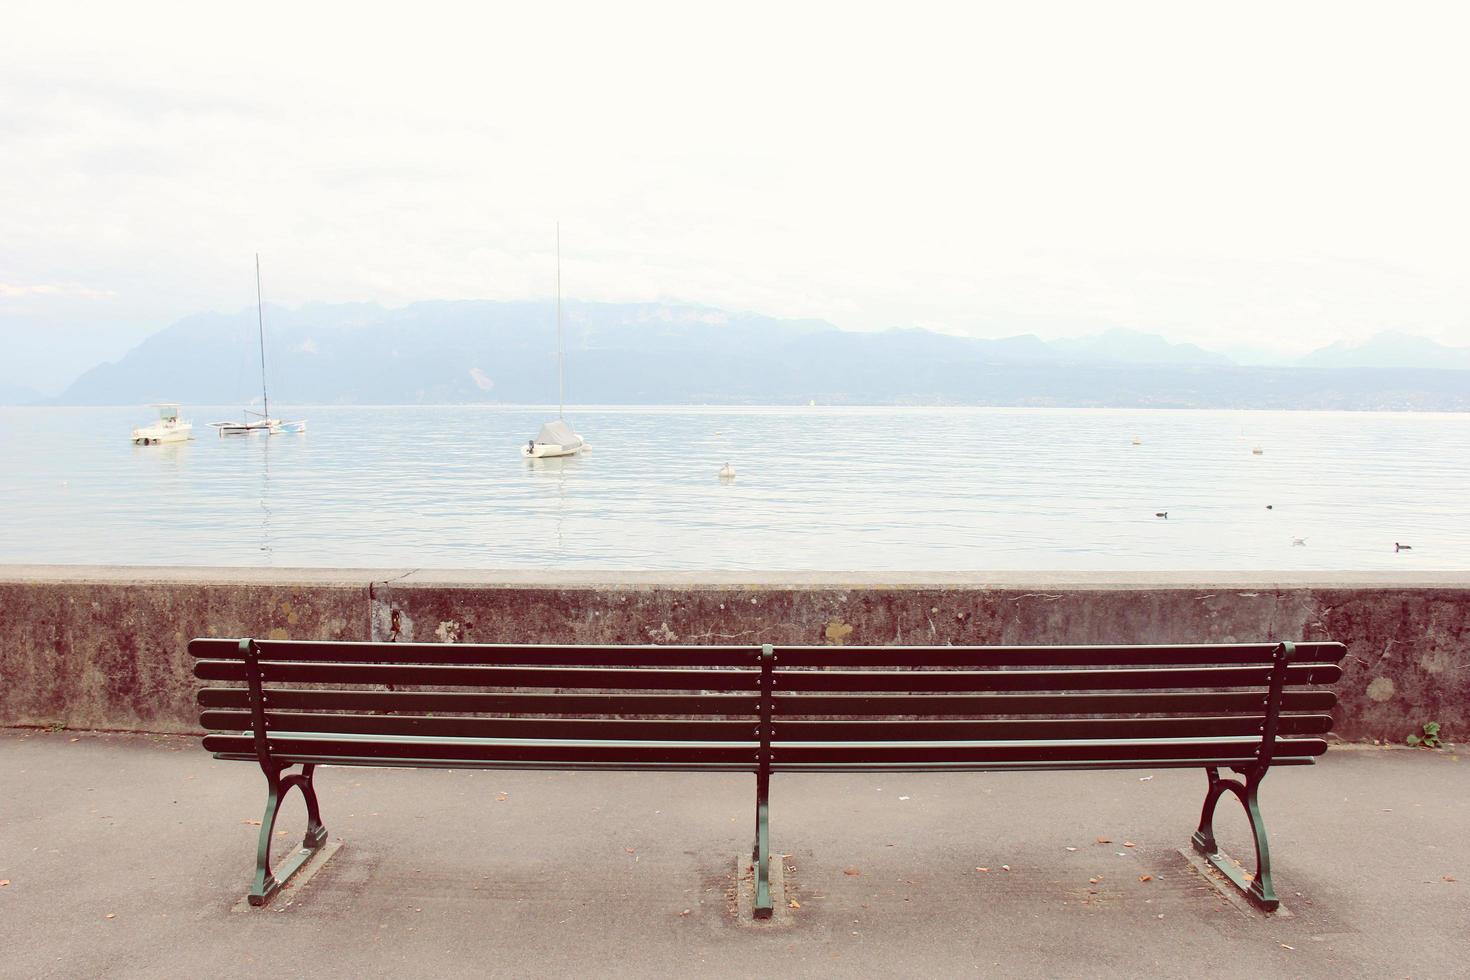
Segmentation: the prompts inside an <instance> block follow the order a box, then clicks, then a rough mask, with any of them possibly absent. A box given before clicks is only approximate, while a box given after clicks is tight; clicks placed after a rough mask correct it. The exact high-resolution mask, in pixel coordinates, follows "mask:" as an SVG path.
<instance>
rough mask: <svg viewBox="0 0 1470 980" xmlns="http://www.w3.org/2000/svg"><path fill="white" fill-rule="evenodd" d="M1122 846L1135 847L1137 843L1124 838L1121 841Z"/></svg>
mask: <svg viewBox="0 0 1470 980" xmlns="http://www.w3.org/2000/svg"><path fill="white" fill-rule="evenodd" d="M1123 846H1124V847H1137V846H1138V845H1137V844H1135V843H1133V842H1132V841H1131V840H1125V841H1124V842H1123Z"/></svg>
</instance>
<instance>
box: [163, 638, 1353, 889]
mask: <svg viewBox="0 0 1470 980" xmlns="http://www.w3.org/2000/svg"><path fill="white" fill-rule="evenodd" d="M189 651H190V653H191V654H193V655H194V657H196V658H197V660H196V663H195V666H194V673H195V676H196V677H199V678H201V679H202V680H205V681H208V682H211V683H210V684H209V686H206V687H204V688H202V689H201V690H200V691H199V704H200V706H201V708H202V712H201V715H200V720H201V722H202V724H203V726H204V727H205V728H206V729H208V730H209V732H210V734H208V735H206V736H205V737H204V748H205V749H207V750H208V751H210V752H213V753H214V755H215V757H216V758H219V759H233V760H240V761H249V762H258V763H259V764H260V767H261V769H262V770H264V772H265V777H266V781H267V784H268V795H267V802H266V808H265V815H264V818H263V819H262V820H261V827H260V844H259V847H258V849H257V853H256V862H255V881H254V883H253V885H252V886H251V889H250V894H249V900H250V902H251V904H253V905H261V904H263V903H265V902H266V901H267V900H268V899H269V898H270V897H271V895H272V894H274V893H275V892H276V891H277V890H278V889H279V888H280V887H281V885H282V884H283V883H284V882H285V881H287V880H289V878H290V877H291V875H293V874H295V873H296V871H298V870H299V869H300V868H301V866H302V865H303V864H304V863H305V862H306V860H307V859H309V857H310V856H311V854H312V852H314V851H315V850H316V849H317V848H319V847H321V846H322V844H323V843H325V841H326V837H327V832H326V829H325V826H324V825H323V823H322V819H321V813H320V811H319V809H318V805H317V798H316V791H315V789H314V787H313V783H312V780H313V775H314V770H315V768H316V767H317V766H320V765H334V766H384V767H388V766H391V767H437V768H453V769H465V768H483V769H554V770H561V769H611V770H650V769H651V770H673V771H698V772H744V773H751V774H753V775H755V777H756V800H755V803H756V806H755V810H756V812H755V847H754V850H753V854H752V860H753V864H754V868H755V878H756V882H755V884H756V888H755V892H756V894H755V914H756V916H757V917H762V918H764V917H767V916H769V915H770V914H771V895H770V886H769V871H770V853H771V852H770V833H769V809H770V804H769V801H770V778H771V775H772V774H773V773H802V772H999V771H1003V772H1012V771H1017V770H1022V771H1024V770H1057V769H1159V768H1202V769H1204V770H1205V774H1206V776H1207V779H1208V787H1207V790H1206V794H1205V801H1204V808H1203V812H1202V814H1201V817H1200V822H1199V829H1198V830H1196V831H1195V833H1194V838H1193V843H1194V847H1195V848H1196V849H1197V850H1198V851H1200V852H1201V853H1202V854H1203V855H1205V857H1206V858H1207V859H1208V860H1209V861H1210V862H1211V863H1212V864H1213V865H1214V867H1216V868H1217V869H1219V871H1220V872H1222V873H1223V874H1224V875H1225V876H1226V877H1227V878H1229V879H1230V881H1232V882H1233V883H1234V884H1235V886H1236V887H1238V888H1240V889H1241V890H1242V891H1243V892H1245V893H1246V895H1247V896H1248V897H1249V898H1250V899H1251V900H1252V901H1253V902H1254V903H1255V904H1256V905H1258V906H1260V907H1261V908H1263V909H1266V910H1272V909H1275V908H1276V906H1277V904H1278V902H1277V898H1276V894H1275V891H1274V890H1273V888H1272V882H1271V858H1270V854H1269V851H1268V849H1267V842H1266V828H1265V825H1264V824H1263V822H1262V819H1261V812H1260V805H1259V801H1258V799H1257V794H1258V791H1259V789H1260V785H1261V781H1262V780H1263V779H1264V778H1265V776H1266V773H1267V772H1268V771H1269V770H1270V768H1271V767H1272V766H1283V765H1309V764H1311V763H1312V762H1313V761H1314V760H1315V758H1316V757H1317V756H1319V755H1321V754H1322V753H1324V752H1325V751H1327V742H1326V740H1325V738H1324V737H1323V736H1325V735H1326V733H1327V732H1328V731H1330V730H1331V727H1332V718H1331V716H1330V715H1329V714H1327V712H1328V710H1329V709H1331V708H1332V707H1333V705H1334V704H1335V703H1336V697H1335V695H1334V694H1333V693H1332V692H1331V691H1330V690H1321V689H1317V688H1316V687H1315V686H1316V685H1322V684H1330V683H1332V682H1334V681H1336V680H1337V679H1338V678H1339V677H1340V676H1341V668H1339V667H1338V665H1337V664H1338V661H1339V660H1341V659H1342V657H1343V655H1344V653H1345V649H1344V647H1343V645H1342V644H1340V643H1325V642H1312V643H1305V642H1304V643H1295V644H1293V643H1275V642H1267V643H1214V644H1175V645H1132V646H977V647H949V646H943V647H812V646H791V647H788V646H780V647H774V646H770V645H765V646H760V647H738V646H551V645H502V644H432V643H337V642H314V641H297V640H251V639H241V640H234V639H196V640H193V641H191V642H190V644H189ZM216 682H218V683H216ZM296 766H300V767H301V768H300V770H299V771H296V772H290V770H292V769H293V768H294V767H296ZM1221 770H1230V771H1232V772H1233V773H1234V774H1235V775H1234V776H1230V775H1226V776H1222V775H1221ZM292 788H296V789H299V790H300V791H301V793H302V795H303V796H304V797H305V800H306V808H307V831H306V838H305V841H304V842H303V849H301V850H299V851H297V852H296V854H295V855H294V856H293V857H292V858H291V859H290V860H289V861H288V862H286V863H285V864H284V866H283V867H282V868H280V869H278V870H274V871H273V869H272V867H271V841H272V837H273V829H274V825H275V820H276V813H277V808H278V807H279V805H280V802H281V797H282V796H283V794H285V793H287V792H289V791H290V790H291V789H292ZM1225 793H1232V794H1234V795H1235V796H1236V797H1237V798H1238V799H1239V800H1240V802H1241V803H1242V805H1243V806H1244V807H1245V810H1246V815H1247V817H1248V818H1249V820H1250V826H1251V830H1252V832H1253V834H1254V837H1255V848H1256V870H1255V872H1254V875H1253V876H1248V875H1247V874H1246V873H1245V872H1244V871H1242V870H1241V868H1240V867H1239V866H1237V865H1236V864H1235V863H1234V862H1232V861H1229V860H1227V859H1225V858H1224V857H1223V856H1222V855H1220V854H1219V848H1218V847H1217V845H1216V841H1215V834H1214V813H1215V807H1216V804H1217V803H1218V802H1219V800H1220V797H1221V796H1222V795H1224V794H1225Z"/></svg>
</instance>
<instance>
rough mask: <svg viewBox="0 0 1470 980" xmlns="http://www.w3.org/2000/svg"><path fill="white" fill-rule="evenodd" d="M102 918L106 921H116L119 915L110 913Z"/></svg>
mask: <svg viewBox="0 0 1470 980" xmlns="http://www.w3.org/2000/svg"><path fill="white" fill-rule="evenodd" d="M102 918H104V919H115V918H117V913H116V912H108V913H107V914H106V915H104V916H103V917H102Z"/></svg>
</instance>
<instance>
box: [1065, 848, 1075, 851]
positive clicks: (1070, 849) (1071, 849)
mask: <svg viewBox="0 0 1470 980" xmlns="http://www.w3.org/2000/svg"><path fill="white" fill-rule="evenodd" d="M1067 850H1069V851H1075V850H1077V848H1075V847H1069V848H1067Z"/></svg>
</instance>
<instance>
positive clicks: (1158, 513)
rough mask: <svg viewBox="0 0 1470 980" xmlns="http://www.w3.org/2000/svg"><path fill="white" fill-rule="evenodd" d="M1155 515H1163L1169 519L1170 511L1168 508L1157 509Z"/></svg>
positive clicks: (1165, 518)
mask: <svg viewBox="0 0 1470 980" xmlns="http://www.w3.org/2000/svg"><path fill="white" fill-rule="evenodd" d="M1154 516H1155V517H1162V518H1163V519H1164V520H1166V521H1167V520H1168V519H1169V512H1168V511H1167V510H1160V511H1155V512H1154Z"/></svg>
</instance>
